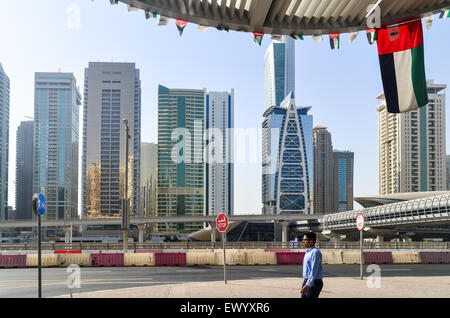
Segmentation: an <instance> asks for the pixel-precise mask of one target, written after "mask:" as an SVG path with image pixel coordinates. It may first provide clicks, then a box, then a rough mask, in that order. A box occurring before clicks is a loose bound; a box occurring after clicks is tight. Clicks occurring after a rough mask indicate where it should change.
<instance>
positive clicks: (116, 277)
mask: <svg viewBox="0 0 450 318" xmlns="http://www.w3.org/2000/svg"><path fill="white" fill-rule="evenodd" d="M364 267H366V266H364ZM323 268H324V277H325V279H326V277H358V276H359V265H324V266H323ZM301 271H302V267H301V266H300V265H278V266H228V267H227V279H228V280H229V281H231V280H241V279H261V278H290V277H292V278H295V277H301V275H302V274H301ZM367 275H368V274H367ZM381 275H382V277H383V276H384V277H398V276H408V277H409V276H416V277H426V276H448V275H449V271H448V264H447V265H445V264H443V265H437V264H434V265H432V264H430V265H423V264H394V265H381ZM68 276H69V274H68V273H67V272H66V269H65V268H43V269H42V280H43V281H42V295H43V297H56V296H61V295H67V294H69V290H68V288H67V285H66V283H67V279H68ZM37 277H38V271H37V269H36V268H26V269H0V298H37V295H38V292H37V286H38V283H37ZM222 280H223V267H221V266H186V267H166V266H162V267H97V268H94V267H89V268H81V288H80V289H74V290H73V292H74V293H82V292H93V291H100V290H111V289H122V288H131V287H144V286H155V285H163V284H180V283H187V282H210V281H222Z"/></svg>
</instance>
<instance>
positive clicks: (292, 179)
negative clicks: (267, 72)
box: [262, 93, 312, 214]
mask: <svg viewBox="0 0 450 318" xmlns="http://www.w3.org/2000/svg"><path fill="white" fill-rule="evenodd" d="M309 110H310V107H296V106H295V99H294V96H293V94H292V93H291V94H289V95H288V96H287V97H286V98H285V99H284V100H283V101H282V103H281V104H280V106H272V107H270V108H269V109H267V110H266V112H265V113H264V122H263V149H262V154H263V165H262V170H263V171H262V173H263V175H262V201H263V214H306V213H309V206H310V204H309V202H308V201H309V198H310V187H309V185H310V175H309V169H308V165H309V164H310V163H309V162H308V161H309V157H308V152H309V151H308V148H307V147H308V146H311V148H312V138H311V140H309V138H308V142H306V138H305V137H307V136H305V131H307V130H308V129H310V128H311V130H312V116H310V115H308V111H309ZM309 144H310V145H309Z"/></svg>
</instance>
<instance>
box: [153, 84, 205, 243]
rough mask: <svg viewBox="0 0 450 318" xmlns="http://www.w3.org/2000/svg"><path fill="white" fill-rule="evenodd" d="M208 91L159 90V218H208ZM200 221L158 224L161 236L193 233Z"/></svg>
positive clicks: (199, 225) (200, 227) (165, 88)
mask: <svg viewBox="0 0 450 318" xmlns="http://www.w3.org/2000/svg"><path fill="white" fill-rule="evenodd" d="M205 96H206V90H193V89H169V88H167V87H164V86H161V85H160V86H159V89H158V201H157V211H158V212H157V213H158V216H182V215H186V216H195V215H197V216H198V215H200V216H201V215H205V214H206V211H205V191H206V180H205V179H206V176H205V175H206V174H205V163H204V160H203V150H204V144H205V142H204V140H203V134H204V130H205V101H206V97H205ZM202 228H203V224H202V223H201V222H193V223H178V224H168V223H166V224H158V225H157V230H158V234H160V235H175V234H178V233H179V232H184V233H191V232H194V231H198V230H200V229H202Z"/></svg>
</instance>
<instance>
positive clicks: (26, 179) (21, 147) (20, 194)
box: [16, 120, 34, 220]
mask: <svg viewBox="0 0 450 318" xmlns="http://www.w3.org/2000/svg"><path fill="white" fill-rule="evenodd" d="M33 133H34V121H32V120H31V121H23V122H21V123H20V126H19V127H18V128H17V135H16V219H17V220H30V219H32V218H33V210H32V205H31V198H32V197H33Z"/></svg>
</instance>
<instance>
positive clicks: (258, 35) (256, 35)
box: [253, 32, 264, 46]
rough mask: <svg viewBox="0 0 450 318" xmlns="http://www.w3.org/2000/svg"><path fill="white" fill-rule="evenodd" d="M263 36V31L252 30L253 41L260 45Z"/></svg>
mask: <svg viewBox="0 0 450 318" xmlns="http://www.w3.org/2000/svg"><path fill="white" fill-rule="evenodd" d="M263 38H264V33H258V32H253V41H255V42H256V43H258V44H259V46H261V43H262V40H263Z"/></svg>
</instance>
